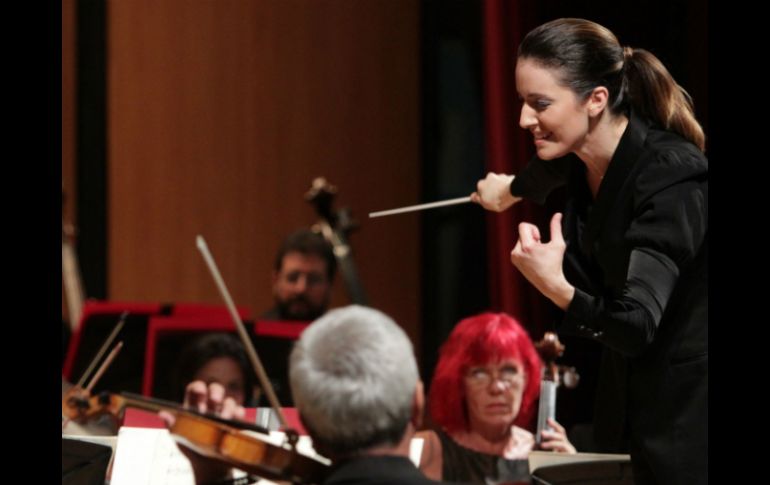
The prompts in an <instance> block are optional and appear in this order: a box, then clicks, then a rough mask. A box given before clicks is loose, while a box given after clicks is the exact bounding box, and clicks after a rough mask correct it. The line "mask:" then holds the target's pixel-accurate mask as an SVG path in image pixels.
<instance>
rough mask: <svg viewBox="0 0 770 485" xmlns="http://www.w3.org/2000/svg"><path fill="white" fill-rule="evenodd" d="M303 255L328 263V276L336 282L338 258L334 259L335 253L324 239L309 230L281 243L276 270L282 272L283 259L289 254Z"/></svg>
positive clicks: (298, 232)
mask: <svg viewBox="0 0 770 485" xmlns="http://www.w3.org/2000/svg"><path fill="white" fill-rule="evenodd" d="M293 252H296V253H301V254H303V255H306V256H307V255H313V256H318V257H319V258H321V259H323V260H324V261H326V276H327V277H328V279H329V281H333V280H334V275H335V273H336V272H337V258H335V257H334V251H333V250H332V247H331V244H329V243H328V242H327V241H326V239H324V237H323V236H322V235H320V234H318V233H315V232H313V231H310V230H308V229H300V230H299V231H295V232H293V233H291V234H289V235H288V236H287V237H286V239H284V240H283V243H281V247H280V248H279V249H278V254H276V256H275V270H276V271H280V270H281V265H282V264H283V257H284V256H286V255H287V254H288V253H293Z"/></svg>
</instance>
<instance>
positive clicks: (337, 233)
mask: <svg viewBox="0 0 770 485" xmlns="http://www.w3.org/2000/svg"><path fill="white" fill-rule="evenodd" d="M336 194H337V187H335V186H333V185H331V184H330V183H329V182H327V181H326V179H325V178H323V177H317V178H315V179H314V180H313V183H312V185H311V187H310V190H308V191H307V193H306V194H305V200H307V201H308V202H309V203H310V204H312V205H313V207H315V210H316V212H317V213H318V215H319V217H320V220H319V221H318V222H317V223H316V224H315V225H314V226H313V228H312V229H313V230H314V231H315V232H318V233H320V234H321V235H323V237H324V239H326V240H327V241H328V242H329V244H331V246H332V249H333V251H334V256H335V257H336V258H337V263H338V265H339V268H340V272H341V273H342V276H343V278H344V279H345V287H346V288H347V292H348V296H349V297H350V301H351V302H352V303H356V304H359V305H366V304H367V298H366V293H365V292H364V286H363V285H362V284H361V280H360V278H359V277H358V271H357V270H356V266H355V263H354V262H353V252H352V249H351V247H350V243H349V242H348V235H349V234H350V233H351V232H352V231H353V230H354V229H356V228H358V223H357V222H356V221H354V220H353V219H352V217H351V215H350V209H348V208H347V207H344V208H342V209H339V210H336V211H333V210H332V201H333V200H334V197H335V195H336Z"/></svg>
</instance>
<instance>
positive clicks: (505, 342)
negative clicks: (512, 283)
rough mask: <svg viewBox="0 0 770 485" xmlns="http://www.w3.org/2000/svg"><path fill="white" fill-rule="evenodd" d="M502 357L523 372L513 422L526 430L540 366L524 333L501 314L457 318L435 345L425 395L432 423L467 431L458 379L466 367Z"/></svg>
mask: <svg viewBox="0 0 770 485" xmlns="http://www.w3.org/2000/svg"><path fill="white" fill-rule="evenodd" d="M505 359H513V360H514V361H516V362H518V363H520V364H521V365H522V366H523V368H524V373H525V378H526V384H525V386H524V392H523V394H522V399H521V408H520V409H519V414H518V415H517V416H516V419H514V421H513V424H515V425H517V426H520V427H522V428H529V427H530V426H529V425H530V423H531V421H532V418H533V417H534V415H535V412H536V402H537V397H538V395H539V394H540V374H541V368H542V362H541V360H540V357H539V356H538V354H537V350H535V347H534V345H532V340H530V338H529V335H528V334H527V331H526V330H525V329H524V328H523V327H522V326H521V325H520V324H519V322H517V321H516V320H515V319H514V318H513V317H511V316H510V315H507V314H505V313H482V314H480V315H476V316H473V317H469V318H466V319H464V320H461V321H460V323H458V324H457V326H456V327H455V328H454V330H452V333H451V334H450V335H449V338H448V339H447V341H446V342H444V344H443V345H442V346H441V350H440V354H439V359H438V364H436V370H435V372H434V374H433V382H432V383H431V386H430V393H429V395H428V396H429V408H430V414H431V418H432V419H433V421H434V422H435V423H436V424H437V425H439V426H441V427H442V428H443V429H444V430H446V431H448V432H456V431H466V430H468V415H467V409H466V405H465V386H464V384H463V376H464V375H465V373H466V371H467V370H468V368H469V367H472V366H476V365H486V364H488V363H491V362H500V361H502V360H505Z"/></svg>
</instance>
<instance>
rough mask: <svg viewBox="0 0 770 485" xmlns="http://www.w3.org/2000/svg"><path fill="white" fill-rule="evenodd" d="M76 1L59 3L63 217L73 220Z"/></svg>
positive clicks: (74, 208) (74, 188)
mask: <svg viewBox="0 0 770 485" xmlns="http://www.w3.org/2000/svg"><path fill="white" fill-rule="evenodd" d="M76 6H77V2H76V0H62V3H61V61H62V62H61V134H62V136H61V165H62V171H61V173H62V188H63V189H64V192H65V194H66V196H67V200H66V203H65V205H64V214H63V215H64V218H65V219H66V220H68V221H70V222H73V223H74V222H75V214H76V210H77V205H76V203H77V201H76V197H75V194H76V192H75V191H76V189H77V185H76V180H75V178H76V175H75V126H76V123H77V118H76V110H75V80H76V78H75V62H76V55H75V51H76V48H75V40H76V37H75V35H76V34H75V32H76V26H77V24H76V21H75V17H76V15H75V9H76Z"/></svg>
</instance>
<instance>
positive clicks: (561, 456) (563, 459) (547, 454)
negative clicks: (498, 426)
mask: <svg viewBox="0 0 770 485" xmlns="http://www.w3.org/2000/svg"><path fill="white" fill-rule="evenodd" d="M605 460H629V461H630V460H631V456H630V455H616V454H609V453H575V454H569V453H554V452H552V451H532V452H530V454H529V473H532V472H534V471H535V470H537V469H538V468H541V467H544V466H551V465H564V464H567V463H582V462H588V461H605Z"/></svg>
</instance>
